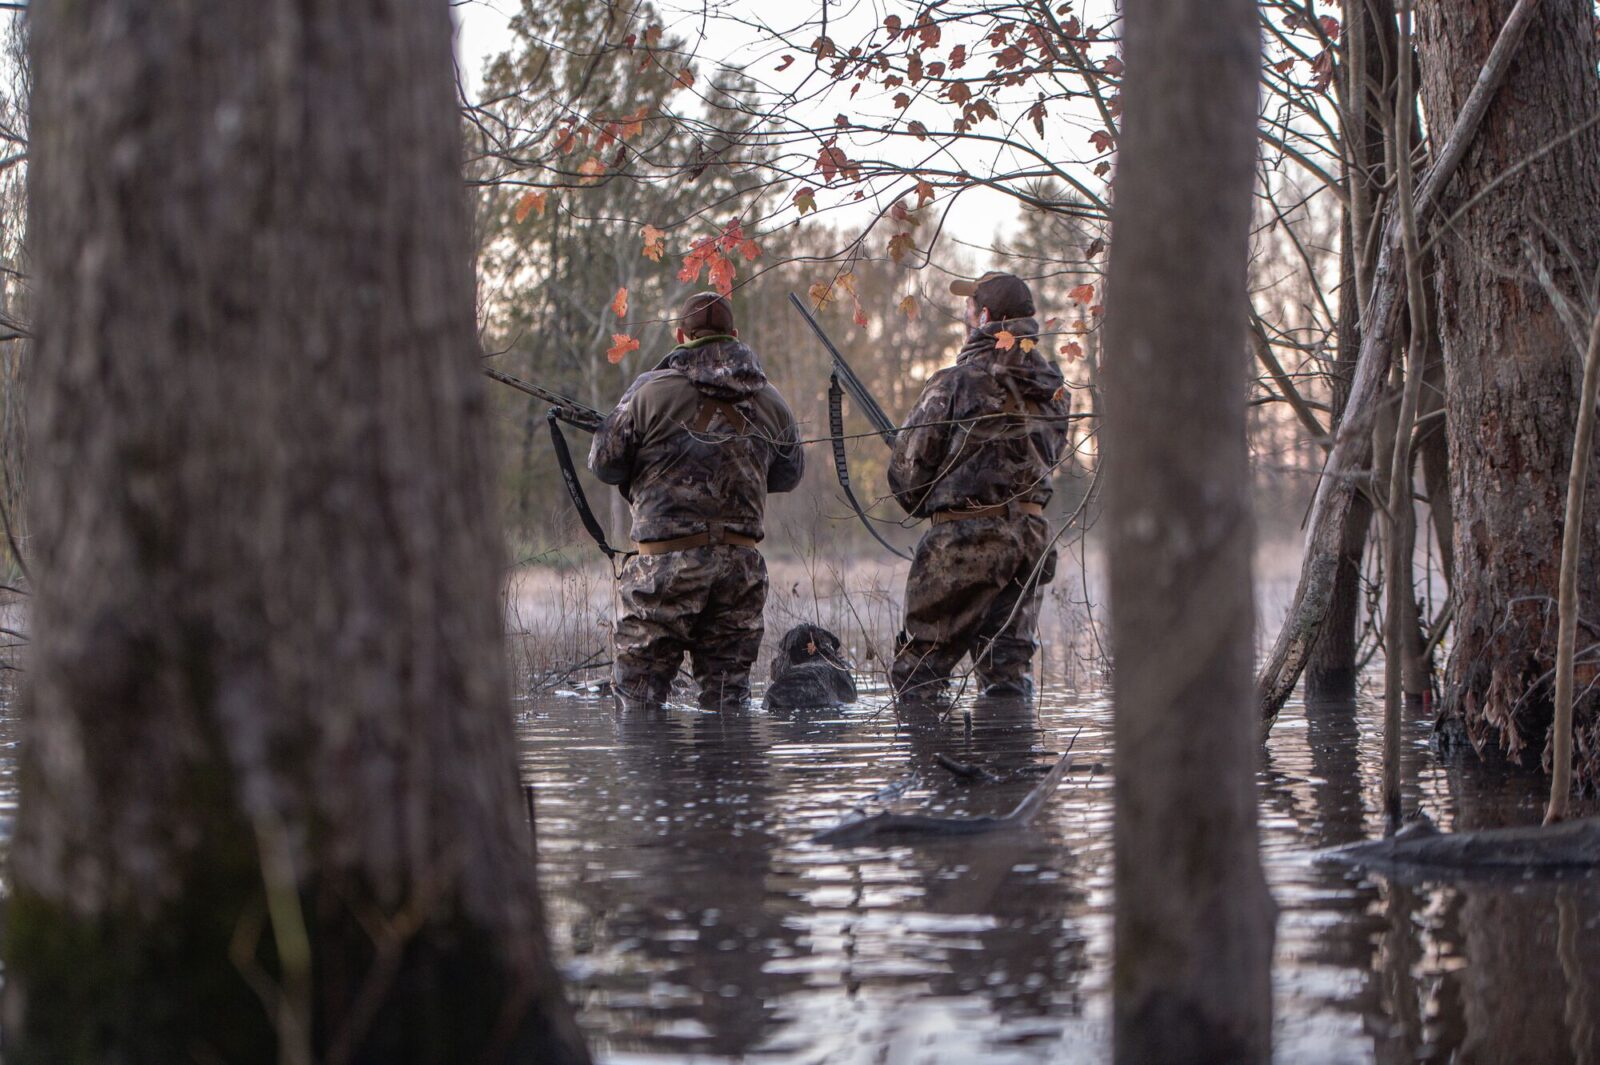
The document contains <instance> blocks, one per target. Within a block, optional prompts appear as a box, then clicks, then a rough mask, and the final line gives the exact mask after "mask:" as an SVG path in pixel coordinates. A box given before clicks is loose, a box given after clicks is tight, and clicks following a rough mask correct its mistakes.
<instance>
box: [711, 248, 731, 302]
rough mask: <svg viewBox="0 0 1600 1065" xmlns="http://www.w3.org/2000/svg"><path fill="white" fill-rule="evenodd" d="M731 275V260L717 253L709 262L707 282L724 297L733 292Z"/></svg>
mask: <svg viewBox="0 0 1600 1065" xmlns="http://www.w3.org/2000/svg"><path fill="white" fill-rule="evenodd" d="M733 273H734V271H733V260H732V259H730V258H728V257H727V256H726V255H722V254H720V253H719V254H717V255H715V256H714V257H713V258H712V260H711V272H710V276H709V277H708V278H707V280H709V281H710V282H711V287H712V288H714V289H716V290H717V291H718V292H720V293H722V294H723V295H724V296H726V295H728V294H729V293H731V292H732V291H733Z"/></svg>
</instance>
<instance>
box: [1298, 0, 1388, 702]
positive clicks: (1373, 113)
mask: <svg viewBox="0 0 1600 1065" xmlns="http://www.w3.org/2000/svg"><path fill="white" fill-rule="evenodd" d="M1390 7H1391V0H1344V4H1343V15H1344V19H1343V22H1344V27H1345V29H1344V33H1343V34H1342V35H1341V36H1340V39H1339V47H1340V49H1341V51H1342V53H1343V57H1342V58H1343V61H1342V63H1341V64H1340V73H1341V78H1340V97H1341V99H1340V103H1341V116H1342V118H1343V124H1342V127H1341V132H1342V133H1343V137H1344V145H1345V152H1346V161H1345V173H1344V184H1345V191H1346V193H1347V202H1348V206H1347V207H1346V208H1345V220H1344V226H1343V232H1342V234H1341V248H1340V260H1341V271H1340V285H1339V323H1338V324H1339V333H1338V336H1339V354H1338V357H1337V359H1336V360H1335V363H1334V371H1333V419H1332V422H1331V425H1332V428H1333V431H1334V432H1335V433H1337V431H1338V428H1339V424H1340V421H1341V419H1342V418H1343V417H1344V410H1345V405H1346V403H1347V402H1348V401H1349V398H1350V382H1351V380H1352V379H1353V378H1354V376H1355V362H1356V356H1357V355H1358V354H1359V353H1360V351H1361V314H1362V310H1363V309H1364V307H1365V305H1366V299H1367V296H1368V294H1369V293H1370V292H1371V288H1372V273H1373V269H1374V267H1375V266H1376V262H1377V244H1378V236H1379V234H1378V232H1377V231H1376V229H1375V227H1374V225H1373V220H1374V218H1375V217H1376V215H1377V206H1376V205H1377V203H1378V200H1379V197H1380V195H1381V193H1382V189H1383V188H1384V185H1385V184H1386V182H1387V180H1388V178H1387V168H1386V166H1385V162H1384V152H1383V139H1384V135H1383V130H1384V123H1383V120H1382V119H1383V114H1384V109H1386V108H1387V109H1392V108H1393V100H1394V96H1393V91H1392V85H1393V62H1392V61H1393V56H1394V24H1393V21H1392V19H1381V20H1380V19H1375V18H1374V12H1375V11H1388V10H1389V8H1390ZM1371 524H1372V501H1371V500H1370V499H1369V498H1367V495H1366V493H1365V492H1361V493H1358V494H1357V495H1356V496H1355V498H1353V499H1352V500H1351V503H1350V510H1349V512H1348V514H1346V516H1345V519H1344V528H1343V530H1342V531H1341V533H1340V538H1339V546H1338V561H1337V564H1336V569H1335V570H1334V574H1333V587H1332V589H1331V591H1330V592H1329V599H1328V607H1327V617H1326V618H1325V620H1324V621H1323V623H1322V628H1321V630H1320V631H1319V632H1318V633H1317V634H1316V636H1315V637H1314V642H1313V643H1312V645H1311V648H1310V651H1309V652H1308V654H1307V656H1306V665H1305V697H1306V701H1307V702H1308V703H1330V704H1348V703H1349V702H1350V700H1352V699H1354V697H1355V691H1356V651H1357V644H1358V640H1357V636H1358V632H1359V626H1360V618H1361V607H1362V604H1363V596H1362V589H1361V560H1362V557H1363V555H1364V554H1365V553H1366V547H1367V531H1368V527H1369V526H1370V525H1371Z"/></svg>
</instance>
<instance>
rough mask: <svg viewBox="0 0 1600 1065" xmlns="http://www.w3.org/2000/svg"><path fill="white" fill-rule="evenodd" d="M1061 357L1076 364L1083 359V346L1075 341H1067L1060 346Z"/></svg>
mask: <svg viewBox="0 0 1600 1065" xmlns="http://www.w3.org/2000/svg"><path fill="white" fill-rule="evenodd" d="M1061 357H1062V358H1063V359H1066V360H1067V361H1068V362H1076V361H1077V360H1079V359H1081V358H1083V345H1082V344H1079V343H1078V342H1077V341H1076V340H1069V341H1067V342H1066V343H1065V344H1063V345H1061Z"/></svg>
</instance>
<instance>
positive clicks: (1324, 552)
mask: <svg viewBox="0 0 1600 1065" xmlns="http://www.w3.org/2000/svg"><path fill="white" fill-rule="evenodd" d="M1540 2H1541V0H1516V3H1515V6H1514V7H1513V8H1512V11H1511V13H1510V14H1509V15H1508V16H1507V17H1506V20H1505V23H1504V24H1503V25H1502V26H1501V27H1500V32H1499V33H1498V34H1497V35H1496V36H1495V38H1494V44H1493V47H1492V49H1491V50H1490V52H1489V57H1488V59H1487V60H1486V61H1485V63H1484V65H1483V68H1482V70H1480V71H1479V73H1478V75H1477V77H1476V79H1475V80H1474V82H1473V85H1472V89H1471V92H1470V93H1469V94H1468V95H1467V96H1466V98H1465V103H1464V104H1463V105H1462V108H1461V111H1460V113H1459V114H1458V115H1457V116H1456V118H1455V122H1454V124H1453V125H1451V127H1450V131H1449V133H1448V135H1446V136H1445V137H1444V138H1443V141H1442V143H1439V144H1438V146H1437V147H1436V148H1435V150H1434V153H1433V162H1432V165H1431V166H1430V168H1429V170H1428V174H1427V176H1426V177H1425V178H1424V179H1423V181H1422V182H1421V184H1420V185H1419V187H1418V189H1417V223H1418V225H1419V226H1425V225H1426V224H1427V223H1429V222H1430V221H1431V219H1432V215H1433V209H1434V207H1435V205H1436V203H1437V199H1438V195H1439V193H1440V192H1441V191H1442V190H1443V188H1444V187H1445V186H1446V185H1448V184H1449V182H1450V180H1451V179H1452V178H1453V177H1454V176H1455V173H1456V168H1457V167H1458V166H1459V164H1460V162H1461V159H1462V156H1463V155H1464V154H1465V152H1466V151H1467V149H1468V147H1469V146H1471V144H1472V143H1473V141H1474V139H1475V137H1476V136H1477V131H1478V127H1479V124H1480V123H1481V122H1482V120H1483V116H1484V113H1485V112H1486V111H1487V110H1488V109H1489V105H1490V103H1491V102H1492V101H1493V100H1494V98H1495V95H1496V94H1497V93H1498V91H1499V88H1500V84H1501V82H1502V81H1503V80H1504V78H1505V74H1506V70H1507V68H1508V67H1509V66H1510V64H1511V60H1512V59H1513V57H1515V56H1516V55H1517V52H1518V50H1519V49H1520V47H1521V45H1522V38H1523V35H1524V34H1525V33H1526V32H1527V28H1528V25H1529V23H1530V22H1531V21H1532V20H1533V18H1534V16H1535V15H1536V14H1537V12H1538V10H1539V5H1540ZM1438 132H1439V131H1437V130H1436V131H1435V139H1436V141H1437V139H1438V137H1437V135H1438ZM1402 258H1403V256H1402V255H1401V253H1400V226H1399V224H1398V220H1397V219H1396V218H1394V217H1392V216H1391V217H1390V218H1389V219H1388V221H1387V222H1386V223H1385V225H1384V229H1383V237H1382V240H1381V241H1380V246H1379V251H1378V261H1377V266H1376V267H1375V268H1374V270H1373V275H1372V292H1371V294H1370V297H1369V298H1368V300H1367V305H1366V307H1365V308H1363V310H1362V327H1363V329H1362V337H1361V351H1360V354H1359V355H1358V356H1357V357H1356V364H1355V371H1354V373H1353V375H1352V377H1351V381H1350V396H1349V399H1348V400H1347V401H1346V405H1345V414H1344V419H1343V421H1344V423H1345V424H1344V425H1343V426H1342V427H1341V430H1340V432H1339V433H1338V434H1337V435H1336V438H1335V440H1334V444H1333V450H1332V451H1331V452H1330V453H1329V454H1328V462H1327V467H1326V469H1325V470H1324V472H1323V478H1322V481H1321V483H1319V484H1318V485H1317V495H1316V499H1315V501H1314V502H1313V503H1312V506H1311V517H1310V521H1309V526H1310V528H1309V531H1308V532H1307V534H1306V551H1305V560H1304V563H1303V564H1302V565H1301V568H1300V581H1299V584H1298V585H1297V586H1296V588H1295V594H1294V599H1293V601H1292V602H1291V603H1290V605H1289V611H1288V614H1287V616H1286V617H1285V619H1284V622H1283V626H1282V628H1280V629H1279V630H1278V637H1277V639H1276V640H1274V641H1273V644H1272V650H1271V652H1270V654H1269V655H1268V657H1267V661H1266V664H1265V665H1264V666H1263V667H1262V669H1261V674H1260V676H1259V677H1258V678H1257V680H1256V695H1257V700H1258V703H1259V706H1260V710H1261V717H1262V720H1263V722H1264V724H1265V726H1266V727H1267V728H1271V727H1272V723H1273V722H1274V721H1275V720H1277V716H1278V711H1279V710H1280V709H1282V707H1283V704H1284V702H1285V701H1286V700H1287V699H1288V698H1289V695H1290V694H1291V693H1292V692H1293V691H1294V686H1295V684H1296V683H1298V682H1299V680H1300V674H1301V672H1302V671H1304V669H1305V663H1306V656H1307V654H1308V653H1309V651H1310V649H1311V646H1312V645H1313V644H1314V643H1315V642H1316V638H1317V634H1318V633H1319V632H1320V631H1321V629H1322V623H1323V621H1324V620H1325V619H1326V618H1327V613H1328V603H1329V601H1330V600H1331V598H1332V591H1333V579H1334V574H1335V571H1336V570H1337V569H1338V557H1339V546H1340V544H1341V543H1343V531H1344V525H1345V521H1346V519H1347V518H1348V517H1349V512H1350V508H1351V505H1352V502H1353V500H1354V497H1355V495H1356V484H1357V476H1358V471H1360V470H1361V469H1362V468H1363V467H1364V466H1365V465H1366V463H1367V462H1369V461H1370V460H1371V455H1372V447H1371V440H1370V439H1369V437H1368V435H1367V432H1366V429H1367V427H1368V426H1369V425H1370V424H1371V419H1372V416H1373V405H1374V401H1375V397H1376V395H1377V393H1378V392H1379V390H1380V388H1381V386H1382V383H1383V379H1384V377H1385V375H1386V374H1387V373H1388V370H1389V357H1390V355H1391V354H1392V352H1391V348H1392V346H1393V343H1394V338H1395V336H1396V332H1395V330H1396V328H1397V327H1398V324H1399V316H1400V310H1401V308H1402V307H1403V306H1404V300H1403V298H1402V292H1401V284H1402V283H1403V277H1404V273H1403V271H1402V270H1401V268H1400V261H1401V259H1402Z"/></svg>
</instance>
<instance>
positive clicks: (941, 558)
mask: <svg viewBox="0 0 1600 1065" xmlns="http://www.w3.org/2000/svg"><path fill="white" fill-rule="evenodd" d="M951 291H952V292H955V293H957V294H958V295H963V296H966V297H967V318H966V322H967V326H968V328H969V333H968V335H967V341H966V344H965V345H964V346H963V347H962V349H961V353H960V354H959V355H958V356H957V357H956V362H955V365H954V366H951V367H948V368H946V369H944V370H940V371H939V372H938V373H936V374H934V375H933V377H931V378H929V380H928V384H927V386H926V387H925V388H924V389H923V392H922V397H921V398H920V399H919V400H918V401H917V405H916V407H915V408H914V409H913V410H912V412H911V415H910V417H909V418H907V419H906V423H905V425H904V426H902V427H901V431H900V433H899V435H898V436H897V437H896V439H895V448H894V455H893V457H892V458H891V459H890V461H889V487H890V488H891V489H892V490H893V492H894V494H895V498H896V499H898V500H899V501H900V505H901V506H902V507H904V508H905V510H906V513H908V514H910V515H912V516H913V517H918V518H928V519H929V520H930V522H931V525H930V527H929V529H928V531H927V532H926V533H925V534H923V537H922V540H921V542H919V543H918V544H917V551H916V556H915V558H913V560H912V563H911V572H910V574H909V575H908V576H907V578H906V603H905V630H904V631H903V632H902V633H901V634H900V639H899V641H898V644H897V646H896V648H895V660H894V666H893V668H892V669H891V671H890V681H891V683H892V684H893V687H894V690H895V693H896V695H897V696H898V697H899V698H900V699H902V700H906V701H913V700H919V699H934V698H938V697H940V696H942V695H943V694H944V693H945V690H946V688H947V685H948V682H949V678H950V675H951V673H952V672H953V671H954V670H955V668H956V666H957V665H958V664H959V663H960V661H961V659H962V658H963V657H965V656H969V655H970V656H971V659H972V665H973V669H974V672H975V673H976V674H977V677H978V680H979V682H980V684H981V685H982V686H983V689H984V690H985V691H986V692H987V693H989V694H992V695H1004V694H1018V695H1023V694H1028V693H1030V692H1031V691H1032V680H1031V678H1030V677H1029V673H1030V670H1031V667H1032V663H1033V654H1034V650H1035V649H1036V647H1037V645H1038V640H1037V631H1038V622H1039V603H1040V599H1041V596H1042V590H1041V589H1042V587H1043V586H1044V585H1045V584H1048V583H1049V582H1050V581H1051V580H1052V579H1053V578H1054V576H1055V562H1056V558H1055V552H1054V551H1053V550H1051V549H1050V547H1049V544H1050V527H1049V523H1048V522H1046V521H1045V518H1044V506H1045V504H1046V503H1048V502H1049V501H1050V495H1051V492H1052V488H1051V483H1050V482H1051V475H1052V474H1053V473H1054V471H1055V468H1056V465H1057V463H1058V462H1059V461H1060V459H1061V453H1062V449H1063V448H1064V446H1065V444H1066V436H1067V415H1068V412H1069V410H1070V408H1071V401H1070V399H1069V397H1068V395H1067V391H1066V387H1065V383H1064V381H1063V380H1062V377H1061V371H1060V369H1058V368H1057V367H1056V365H1055V364H1054V363H1053V362H1051V361H1050V360H1048V359H1046V358H1045V357H1044V355H1043V354H1042V349H1041V348H1040V347H1039V345H1038V342H1037V337H1038V332H1039V326H1038V323H1037V322H1036V321H1035V320H1034V317H1033V316H1034V314H1035V313H1036V312H1035V310H1034V305H1033V294H1032V293H1031V292H1030V291H1029V289H1028V286H1027V284H1026V283H1024V282H1023V281H1022V280H1021V279H1020V278H1017V277H1014V276H1012V275H1011V274H997V273H990V274H985V275H984V276H983V278H981V279H980V280H979V281H978V282H977V283H975V284H974V283H970V282H956V283H955V284H953V285H951Z"/></svg>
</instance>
